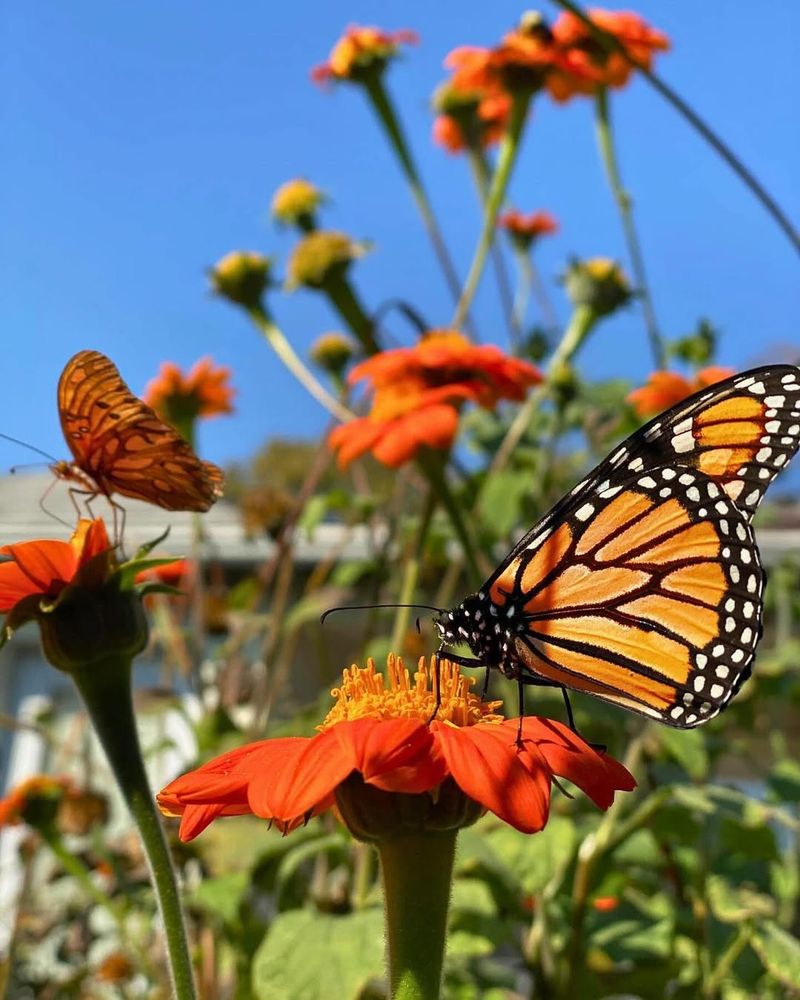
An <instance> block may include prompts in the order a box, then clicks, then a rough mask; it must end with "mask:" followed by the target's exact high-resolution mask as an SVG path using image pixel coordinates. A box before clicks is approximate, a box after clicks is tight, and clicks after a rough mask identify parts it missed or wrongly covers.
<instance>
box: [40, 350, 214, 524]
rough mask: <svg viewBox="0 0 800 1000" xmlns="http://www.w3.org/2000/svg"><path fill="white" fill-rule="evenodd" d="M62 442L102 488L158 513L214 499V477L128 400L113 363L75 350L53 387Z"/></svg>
mask: <svg viewBox="0 0 800 1000" xmlns="http://www.w3.org/2000/svg"><path fill="white" fill-rule="evenodd" d="M58 409H59V416H60V418H61V426H62V428H63V431H64V436H65V438H66V439H67V443H68V445H69V447H70V450H71V451H72V454H73V456H74V457H75V461H76V464H77V465H78V466H79V467H80V468H82V469H83V470H84V472H87V473H88V474H89V475H90V476H92V478H93V479H94V480H95V481H96V482H97V483H98V485H99V486H100V487H101V488H102V489H103V492H106V491H107V492H108V493H111V492H114V491H116V492H118V493H121V494H123V495H124V496H128V497H132V498H133V499H136V500H144V501H146V502H148V503H155V504H158V506H160V507H164V508H165V509H166V510H192V511H205V510H208V508H209V507H210V506H211V505H212V504H213V503H214V501H215V500H216V499H217V498H218V497H219V496H220V495H221V493H222V485H223V482H224V477H223V474H222V471H221V470H220V469H219V468H217V466H215V465H212V464H211V463H210V462H203V461H201V460H200V459H199V458H198V457H197V456H196V455H195V453H194V451H193V450H192V448H191V446H190V445H189V443H188V442H187V441H185V440H184V439H183V438H182V437H181V436H180V435H179V434H178V433H177V432H176V431H175V430H173V428H172V427H170V426H169V424H166V423H164V421H163V420H161V419H160V418H159V416H158V415H157V414H156V412H155V411H154V410H153V409H152V408H151V407H149V406H148V405H147V404H146V403H144V402H143V401H142V400H141V399H139V398H138V397H136V396H134V395H133V393H132V392H131V391H130V389H129V388H128V386H127V385H126V384H125V382H124V381H123V379H122V377H121V375H120V374H119V371H118V370H117V368H116V366H115V365H114V363H113V362H112V361H111V360H110V359H109V358H107V357H106V356H105V355H103V354H101V353H100V352H99V351H80V352H79V353H78V354H76V355H75V356H74V357H73V358H72V359H71V360H70V361H69V362H68V363H67V366H66V367H65V369H64V371H63V373H62V375H61V379H60V380H59V384H58Z"/></svg>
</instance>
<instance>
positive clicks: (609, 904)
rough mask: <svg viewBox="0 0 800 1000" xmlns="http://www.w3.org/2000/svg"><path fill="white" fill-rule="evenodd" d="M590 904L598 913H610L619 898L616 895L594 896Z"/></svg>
mask: <svg viewBox="0 0 800 1000" xmlns="http://www.w3.org/2000/svg"><path fill="white" fill-rule="evenodd" d="M592 906H593V907H594V908H595V910H597V912H598V913H610V912H611V910H616V908H617V907H618V906H619V900H618V899H617V897H616V896H596V897H595V898H594V899H593V900H592Z"/></svg>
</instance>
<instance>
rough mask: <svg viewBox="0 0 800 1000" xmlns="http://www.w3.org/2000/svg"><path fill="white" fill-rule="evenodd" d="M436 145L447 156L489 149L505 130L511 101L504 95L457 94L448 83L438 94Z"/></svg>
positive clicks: (435, 107) (435, 121) (436, 100)
mask: <svg viewBox="0 0 800 1000" xmlns="http://www.w3.org/2000/svg"><path fill="white" fill-rule="evenodd" d="M433 108H434V110H435V111H436V112H437V115H436V118H435V119H434V122H433V141H434V142H435V143H436V144H437V145H438V146H441V147H442V148H443V149H446V150H447V152H448V153H460V152H462V151H463V150H465V149H469V148H473V149H486V148H487V147H489V146H493V145H494V144H495V143H497V142H499V141H500V139H501V138H502V136H503V133H504V132H505V130H506V126H507V124H508V116H509V112H510V110H511V98H510V97H509V96H508V95H507V94H503V93H491V94H487V93H485V92H484V91H480V90H475V91H464V90H458V89H457V88H455V87H453V86H452V84H450V83H445V84H443V85H442V86H441V87H439V89H438V90H437V91H436V94H435V95H434V99H433Z"/></svg>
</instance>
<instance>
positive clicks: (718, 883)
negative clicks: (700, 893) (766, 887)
mask: <svg viewBox="0 0 800 1000" xmlns="http://www.w3.org/2000/svg"><path fill="white" fill-rule="evenodd" d="M706 894H707V897H708V905H709V906H710V907H711V912H712V913H713V914H714V916H715V917H716V918H717V920H721V921H722V923H724V924H738V923H741V921H743V920H749V919H751V918H759V919H760V918H763V917H771V916H774V915H775V900H774V899H773V898H772V897H771V896H767V895H764V894H763V893H760V892H754V891H753V890H752V889H748V888H747V887H746V886H734V885H731V884H730V882H728V881H727V880H726V879H724V878H722V877H721V876H719V875H712V876H711V877H710V878H709V879H708V882H707V885H706Z"/></svg>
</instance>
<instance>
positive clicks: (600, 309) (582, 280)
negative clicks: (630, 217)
mask: <svg viewBox="0 0 800 1000" xmlns="http://www.w3.org/2000/svg"><path fill="white" fill-rule="evenodd" d="M562 280H563V282H564V286H565V288H566V290H567V295H569V297H570V299H571V300H572V303H573V305H574V306H576V307H578V306H587V307H588V308H589V309H591V310H592V311H593V312H594V313H595V315H596V316H597V317H600V316H608V315H609V314H610V313H613V312H615V311H616V310H617V309H619V308H621V307H622V306H624V305H626V304H627V303H628V302H629V301H630V299H631V298H632V296H633V292H632V291H631V287H630V285H629V284H628V279H627V278H626V277H625V274H624V273H623V271H622V269H621V268H620V267H619V265H618V264H616V263H615V262H614V261H613V260H609V259H608V258H607V257H593V258H592V259H590V260H584V261H580V260H573V261H571V262H570V265H569V267H568V268H567V271H566V272H565V274H564V276H563V279H562Z"/></svg>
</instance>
